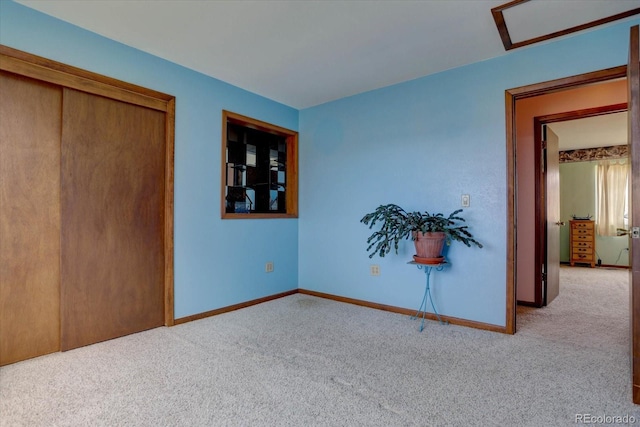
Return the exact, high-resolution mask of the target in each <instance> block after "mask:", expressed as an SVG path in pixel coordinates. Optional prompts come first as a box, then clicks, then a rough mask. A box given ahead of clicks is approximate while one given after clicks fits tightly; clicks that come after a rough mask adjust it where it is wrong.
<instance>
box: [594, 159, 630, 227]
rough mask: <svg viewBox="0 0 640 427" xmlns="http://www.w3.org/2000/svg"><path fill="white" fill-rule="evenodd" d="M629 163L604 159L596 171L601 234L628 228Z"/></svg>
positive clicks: (598, 218) (597, 210) (597, 219)
mask: <svg viewBox="0 0 640 427" xmlns="http://www.w3.org/2000/svg"><path fill="white" fill-rule="evenodd" d="M628 185H629V164H628V162H626V161H611V160H603V161H600V162H598V165H597V172H596V187H597V188H596V200H597V207H596V224H597V227H598V234H599V235H601V236H616V235H617V232H618V230H619V229H622V230H624V229H626V228H628V215H627V214H628V204H629V203H628V194H629V193H628V188H629V187H628Z"/></svg>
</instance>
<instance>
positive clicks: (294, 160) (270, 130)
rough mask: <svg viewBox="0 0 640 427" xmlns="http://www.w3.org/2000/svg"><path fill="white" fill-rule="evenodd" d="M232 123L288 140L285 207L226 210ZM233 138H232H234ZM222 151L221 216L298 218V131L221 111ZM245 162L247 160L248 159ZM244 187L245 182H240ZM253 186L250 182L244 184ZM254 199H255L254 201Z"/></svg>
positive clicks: (223, 217) (248, 129) (250, 130)
mask: <svg viewBox="0 0 640 427" xmlns="http://www.w3.org/2000/svg"><path fill="white" fill-rule="evenodd" d="M233 127H236V128H237V127H241V128H245V129H244V130H245V131H246V132H249V133H251V132H254V133H255V131H258V132H262V133H265V134H268V135H266V136H267V137H269V136H273V137H274V138H275V139H276V140H277V139H278V138H282V141H283V142H284V144H286V166H285V179H284V182H285V191H284V208H285V209H284V211H273V212H266V211H265V212H227V210H228V209H227V189H228V187H234V188H238V187H239V186H229V185H228V182H227V179H228V176H229V168H228V164H227V155H228V154H227V153H228V148H229V147H228V146H229V130H230V128H233ZM231 142H233V141H231ZM221 146H222V152H221V181H220V185H221V189H220V215H221V218H222V219H258V218H297V217H298V132H296V131H293V130H290V129H286V128H283V127H280V126H276V125H273V124H270V123H267V122H263V121H260V120H256V119H253V118H251V117H247V116H243V115H240V114H237V113H232V112H230V111H226V110H223V111H222V144H221ZM245 166H246V160H245ZM240 187H243V186H240ZM244 187H246V188H250V187H249V186H244ZM254 202H255V201H254Z"/></svg>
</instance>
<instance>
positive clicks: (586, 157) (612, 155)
mask: <svg viewBox="0 0 640 427" xmlns="http://www.w3.org/2000/svg"><path fill="white" fill-rule="evenodd" d="M627 157H628V149H627V146H626V145H613V146H610V147H597V148H584V149H579V150H567V151H560V163H570V162H589V161H591V160H609V159H626V158H627Z"/></svg>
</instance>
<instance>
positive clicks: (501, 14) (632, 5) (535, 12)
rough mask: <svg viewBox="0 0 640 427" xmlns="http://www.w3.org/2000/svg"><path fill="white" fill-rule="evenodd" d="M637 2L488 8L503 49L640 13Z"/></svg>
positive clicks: (523, 1) (517, 0) (521, 0)
mask: <svg viewBox="0 0 640 427" xmlns="http://www.w3.org/2000/svg"><path fill="white" fill-rule="evenodd" d="M639 5H640V2H639V1H638V0H617V1H612V0H592V1H588V2H586V1H582V2H578V1H567V2H561V1H556V2H548V1H530V0H514V1H511V2H509V3H505V4H503V5H501V6H498V7H494V8H493V9H491V13H492V14H493V19H494V20H495V22H496V26H497V27H498V32H499V33H500V38H501V39H502V43H503V44H504V48H505V50H511V49H516V48H519V47H522V46H527V45H530V44H533V43H538V42H542V41H545V40H549V39H552V38H555V37H561V36H564V35H567V34H571V33H574V32H577V31H582V30H586V29H588V28H592V27H595V26H598V25H603V24H606V23H609V22H613V21H617V20H619V19H624V18H628V17H630V16H633V15H639V14H640V7H638V6H639Z"/></svg>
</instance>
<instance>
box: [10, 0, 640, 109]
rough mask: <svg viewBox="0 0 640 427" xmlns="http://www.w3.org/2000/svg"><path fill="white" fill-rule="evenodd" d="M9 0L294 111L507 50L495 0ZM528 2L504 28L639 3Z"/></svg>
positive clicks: (542, 24)
mask: <svg viewBox="0 0 640 427" xmlns="http://www.w3.org/2000/svg"><path fill="white" fill-rule="evenodd" d="M0 1H2V0H0ZM18 2H19V3H21V4H23V5H25V6H28V7H31V8H34V9H37V10H40V11H42V12H44V13H46V14H49V15H52V16H55V17H57V18H60V19H62V20H64V21H68V22H70V23H72V24H75V25H77V26H79V27H82V28H85V29H88V30H90V31H93V32H96V33H98V34H101V35H103V36H106V37H108V38H111V39H113V40H117V41H119V42H121V43H124V44H126V45H129V46H132V47H135V48H137V49H140V50H143V51H145V52H148V53H151V54H153V55H156V56H159V57H161V58H164V59H167V60H169V61H172V62H175V63H178V64H180V65H183V66H185V67H188V68H191V69H193V70H196V71H199V72H202V73H204V74H207V75H209V76H212V77H215V78H218V79H220V80H223V81H225V82H228V83H231V84H233V85H235V86H238V87H241V88H243V89H246V90H249V91H251V92H254V93H257V94H260V95H262V96H265V97H267V98H270V99H273V100H276V101H279V102H282V103H284V104H286V105H289V106H292V107H294V108H299V109H302V108H306V107H310V106H314V105H317V104H321V103H324V102H328V101H331V100H335V99H339V98H343V97H346V96H350V95H355V94H358V93H361V92H366V91H369V90H372V89H377V88H380V87H384V86H389V85H392V84H396V83H400V82H403V81H407V80H411V79H415V78H418V77H422V76H425V75H429V74H433V73H437V72H440V71H444V70H447V69H451V68H455V67H459V66H462V65H466V64H470V63H473V62H477V61H481V60H485V59H489V58H493V57H496V56H500V55H505V54H506V53H505V51H504V47H503V45H502V42H501V40H500V37H499V34H498V31H497V29H496V27H495V24H494V21H493V18H492V16H491V8H492V7H495V6H499V5H501V4H504V3H506V1H505V0H413V1H410V0H395V1H393V0H380V1H367V0H361V1H354V0H342V1H338V0H314V1H311V0H308V1H304V0H299V1H295V0H288V1H287V0H264V1H256V0H253V1H249V0H246V1H244V0H243V1H239V0H236V1H230V0H229V1H216V0H128V1H115V0H18ZM534 3H535V4H538V7H535V8H532V9H531V10H530V11H528V12H527V13H525V14H522V13H511V14H507V13H506V12H508V11H509V10H511V9H509V10H507V11H505V20H506V21H507V25H508V26H509V28H510V30H517V29H524V28H526V27H531V28H535V29H536V31H542V33H543V34H546V33H548V32H550V31H552V30H555V29H557V28H568V27H570V26H572V25H575V22H576V19H577V22H579V23H584V22H589V21H592V20H594V19H596V18H600V17H604V16H609V15H614V14H616V13H619V12H620V11H624V10H629V9H632V8H636V7H638V6H640V0H615V1H613V0H589V1H588V2H587V1H576V0H546V1H544V2H540V3H538V1H537V0H534V1H532V2H531V4H534ZM527 4H528V3H527ZM541 5H544V7H542V6H541ZM515 9H516V8H514V9H513V10H515ZM587 12H589V13H590V14H589V15H585V16H583V15H582V13H587ZM594 13H595V15H593V14H594ZM594 16H595V18H594ZM546 28H548V29H549V30H547V31H546V32H544V31H545V29H546ZM530 32H531V31H530V30H527V31H518V33H519V34H522V33H524V34H527V35H529V33H530ZM514 33H515V31H514Z"/></svg>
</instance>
